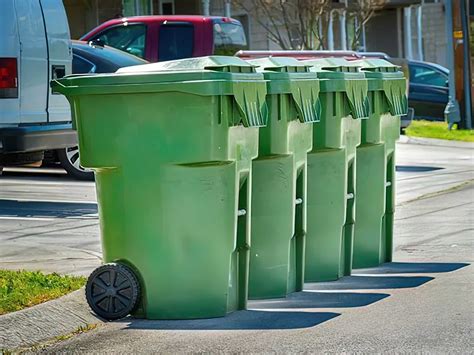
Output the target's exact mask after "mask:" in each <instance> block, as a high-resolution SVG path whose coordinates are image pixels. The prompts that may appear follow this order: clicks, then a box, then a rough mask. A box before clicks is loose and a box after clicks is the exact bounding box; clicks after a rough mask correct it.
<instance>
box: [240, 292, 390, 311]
mask: <svg viewBox="0 0 474 355" xmlns="http://www.w3.org/2000/svg"><path fill="white" fill-rule="evenodd" d="M389 296H390V295H389V294H386V293H358V292H314V291H303V292H295V293H292V294H290V295H288V296H287V298H278V299H267V300H256V301H249V308H252V309H283V308H352V307H363V306H368V305H369V304H372V303H375V302H378V301H380V300H382V299H384V298H386V297H389Z"/></svg>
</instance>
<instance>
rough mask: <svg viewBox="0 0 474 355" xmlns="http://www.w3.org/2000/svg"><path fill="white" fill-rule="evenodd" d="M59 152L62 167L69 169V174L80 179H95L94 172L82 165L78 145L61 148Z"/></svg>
mask: <svg viewBox="0 0 474 355" xmlns="http://www.w3.org/2000/svg"><path fill="white" fill-rule="evenodd" d="M57 153H58V159H59V162H60V163H61V167H62V168H63V169H64V170H66V171H67V173H68V175H70V176H72V177H73V178H75V179H78V180H86V181H93V180H94V172H93V171H92V170H89V169H86V168H84V167H82V166H81V165H80V163H79V148H78V147H77V146H75V147H69V148H65V149H59V150H57Z"/></svg>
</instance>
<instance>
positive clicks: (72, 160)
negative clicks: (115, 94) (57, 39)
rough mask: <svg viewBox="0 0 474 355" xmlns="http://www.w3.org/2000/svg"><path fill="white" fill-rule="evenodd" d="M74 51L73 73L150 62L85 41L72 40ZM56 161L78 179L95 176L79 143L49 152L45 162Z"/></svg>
mask: <svg viewBox="0 0 474 355" xmlns="http://www.w3.org/2000/svg"><path fill="white" fill-rule="evenodd" d="M72 52H73V58H72V72H73V74H87V73H114V72H116V71H117V70H118V69H120V68H123V67H128V66H132V65H140V64H146V63H148V62H147V61H146V60H144V59H141V58H138V57H136V56H134V55H131V54H128V53H125V52H123V51H121V50H118V49H115V48H112V47H109V46H102V45H97V44H94V43H88V42H84V41H72ZM56 162H59V163H60V164H61V167H63V168H64V169H65V170H66V171H67V172H68V174H69V175H71V176H73V177H75V178H76V179H80V180H92V179H93V178H94V174H93V172H92V171H90V170H87V169H85V168H83V167H82V166H81V165H80V161H79V148H78V147H77V145H75V146H72V147H67V148H63V149H57V150H53V151H49V152H47V153H46V156H45V163H56Z"/></svg>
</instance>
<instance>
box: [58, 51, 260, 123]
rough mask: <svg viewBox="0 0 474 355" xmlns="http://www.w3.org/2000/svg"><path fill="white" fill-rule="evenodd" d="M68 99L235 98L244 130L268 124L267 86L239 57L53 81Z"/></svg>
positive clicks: (201, 59)
mask: <svg viewBox="0 0 474 355" xmlns="http://www.w3.org/2000/svg"><path fill="white" fill-rule="evenodd" d="M52 87H53V91H55V92H59V93H62V94H64V95H66V96H69V97H70V96H75V95H79V96H80V95H104V94H139V93H157V92H181V93H189V94H194V95H200V96H232V97H233V99H234V101H235V102H236V104H237V105H236V107H237V109H238V111H239V112H240V114H241V116H242V123H243V124H244V125H245V126H264V125H265V124H266V121H267V107H266V102H265V96H266V82H265V80H264V79H263V74H261V73H257V72H256V70H255V66H253V65H251V64H249V63H247V62H245V61H244V60H242V59H240V58H237V57H226V56H209V57H198V58H187V59H181V60H176V61H168V62H159V63H152V64H144V65H139V66H132V67H126V68H122V69H119V70H118V71H117V73H113V74H96V75H70V76H66V77H64V78H62V79H59V80H53V81H52Z"/></svg>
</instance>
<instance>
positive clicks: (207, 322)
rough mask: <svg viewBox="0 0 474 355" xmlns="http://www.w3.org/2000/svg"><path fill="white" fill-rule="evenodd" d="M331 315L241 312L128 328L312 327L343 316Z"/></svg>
mask: <svg viewBox="0 0 474 355" xmlns="http://www.w3.org/2000/svg"><path fill="white" fill-rule="evenodd" d="M339 315H340V314H339V313H330V312H271V311H269V312H267V311H237V312H234V313H231V314H229V315H228V316H226V317H222V318H210V319H192V320H143V319H128V320H125V322H127V323H128V322H129V324H128V326H127V328H126V329H161V330H238V329H240V330H245V329H250V330H257V329H300V328H310V327H314V326H316V325H319V324H321V323H324V322H326V321H328V320H330V319H333V318H335V317H337V316H339Z"/></svg>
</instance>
